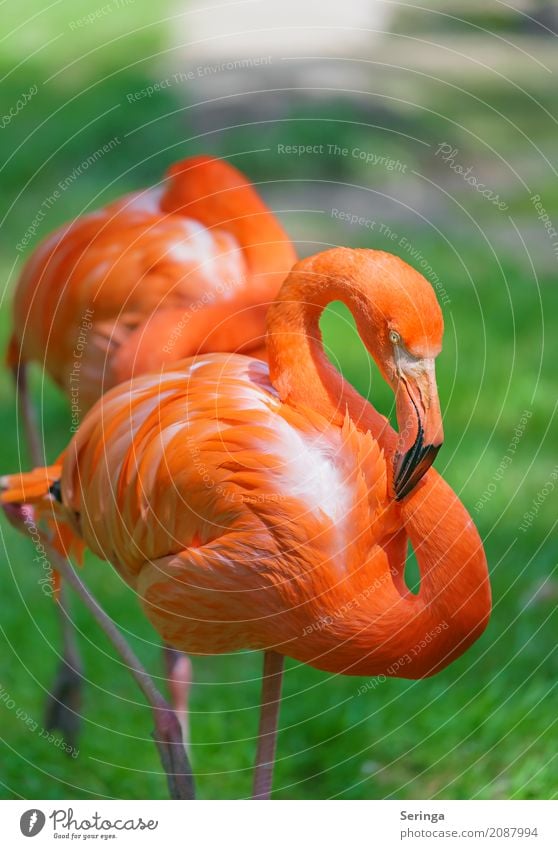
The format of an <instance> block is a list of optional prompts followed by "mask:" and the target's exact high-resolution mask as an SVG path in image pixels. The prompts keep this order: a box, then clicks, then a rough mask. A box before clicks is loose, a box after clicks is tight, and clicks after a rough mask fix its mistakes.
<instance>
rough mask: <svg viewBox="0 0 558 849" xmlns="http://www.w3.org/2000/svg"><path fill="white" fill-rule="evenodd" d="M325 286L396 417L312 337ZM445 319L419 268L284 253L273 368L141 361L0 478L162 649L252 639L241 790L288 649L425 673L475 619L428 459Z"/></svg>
mask: <svg viewBox="0 0 558 849" xmlns="http://www.w3.org/2000/svg"><path fill="white" fill-rule="evenodd" d="M334 300H340V301H342V302H344V303H345V304H346V305H347V306H348V308H349V309H350V310H351V312H352V313H353V315H354V318H355V321H356V325H357V328H358V331H359V334H360V336H361V338H362V340H363V342H364V344H365V345H366V347H367V349H368V351H369V353H370V354H371V356H372V357H373V358H374V359H375V361H376V362H377V364H378V366H379V368H380V370H381V373H382V375H383V377H384V378H385V380H386V381H387V382H388V384H389V385H390V386H391V388H392V389H393V391H394V393H395V398H396V409H397V421H398V428H399V433H398V434H397V433H396V432H394V431H393V430H392V428H391V427H390V425H389V423H388V422H387V420H386V419H385V418H384V417H383V416H382V415H380V414H379V413H378V412H377V411H376V410H375V409H374V408H373V406H372V405H371V404H370V403H369V402H367V401H366V400H364V399H363V398H362V397H361V396H360V395H359V394H358V393H357V392H356V391H355V390H354V389H353V388H352V387H351V386H350V385H349V384H348V383H346V382H345V381H344V380H343V379H342V377H341V376H340V375H339V373H338V372H337V371H336V370H335V369H334V368H333V366H332V365H331V364H330V363H329V361H328V359H327V357H326V355H325V353H324V350H323V347H322V343H321V338H320V331H319V317H320V314H321V312H322V311H323V309H324V307H325V306H326V305H327V304H328V303H330V302H331V301H334ZM442 331H443V321H442V315H441V311H440V308H439V306H438V303H437V301H436V297H435V295H434V292H433V290H432V288H431V286H430V285H429V283H427V281H426V280H425V279H424V278H423V277H422V276H421V275H420V274H419V273H418V272H417V271H415V270H414V269H412V268H411V267H410V266H408V265H406V263H404V262H403V261H402V260H401V259H399V258H397V257H395V256H392V255H389V254H386V253H383V252H378V251H364V250H348V249H343V248H336V249H333V250H331V251H327V252H325V253H322V254H319V255H317V256H315V257H312V258H310V259H307V260H304V261H303V262H300V263H299V264H298V265H296V266H295V268H294V269H293V271H292V272H291V274H290V275H289V277H288V278H287V280H286V281H285V283H284V285H283V287H282V289H281V292H280V294H279V297H278V299H277V300H276V302H275V303H274V304H273V305H272V307H271V308H270V310H269V314H268V332H267V351H268V357H269V368H268V366H267V365H266V364H265V363H264V362H262V361H259V360H256V359H254V358H250V357H246V356H242V355H228V356H225V355H218V354H214V355H209V356H202V357H196V358H194V359H190V360H187V361H185V362H181V363H179V364H177V365H174V366H172V367H169V368H168V369H166V370H165V371H163V372H162V373H159V374H154V375H147V376H143V377H139V378H137V379H135V380H133V381H131V382H129V383H127V384H124V385H122V386H119V387H117V388H116V389H113V390H112V391H111V392H109V393H108V394H107V395H106V396H105V397H104V399H103V400H102V401H101V402H99V404H97V405H96V406H95V407H94V409H93V410H92V411H91V412H90V414H89V415H88V416H87V418H86V419H85V421H84V422H83V424H82V426H81V428H80V430H79V432H78V433H77V435H76V436H75V438H74V439H73V441H72V442H71V443H70V445H69V447H68V449H67V450H66V452H65V454H64V455H63V457H62V458H61V460H60V463H59V464H57V465H56V466H54V467H52V468H51V469H49V470H46V471H45V470H44V469H39V470H37V471H35V472H32V473H30V474H29V475H23V476H22V477H19V476H15V477H13V478H7V479H5V480H4V484H3V485H4V489H5V491H4V494H3V496H2V499H3V501H4V502H5V503H8V504H9V503H12V504H17V503H22V502H33V503H35V504H38V505H41V508H42V509H43V510H44V511H46V512H47V513H49V512H51V511H54V514H55V515H56V516H57V517H58V520H59V521H61V522H62V523H63V524H65V525H66V526H68V527H69V528H70V529H71V532H72V533H73V534H74V535H75V538H76V539H79V540H83V541H84V543H85V544H86V545H87V546H89V547H90V548H91V549H92V550H93V551H94V552H95V553H96V554H97V555H98V556H99V557H102V558H105V559H107V560H109V561H110V562H111V563H112V564H113V565H114V566H115V568H116V569H117V570H118V571H119V573H120V574H121V575H122V577H123V578H124V579H125V580H126V581H127V582H128V583H129V584H130V585H131V586H132V587H134V588H135V590H136V592H137V593H138V596H139V597H140V599H141V600H142V604H143V607H144V610H145V612H146V614H147V616H148V617H149V619H150V620H151V622H152V623H153V625H154V626H155V628H156V629H157V630H158V631H159V633H160V634H161V635H162V637H163V638H164V639H165V640H166V641H167V642H168V643H170V644H171V645H173V646H175V647H176V648H177V649H180V650H181V651H186V652H188V653H192V654H207V653H219V652H230V651H232V650H235V649H257V650H262V651H264V652H265V663H264V680H263V691H262V710H261V715H260V737H259V744H258V753H257V760H256V770H255V778H254V796H255V798H268V797H269V794H270V791H271V769H272V763H273V759H274V746H275V736H276V728H277V714H278V706H279V699H280V687H281V673H282V664H283V657H284V656H285V655H286V656H289V657H292V658H295V659H296V660H298V661H302V662H304V663H307V664H310V665H311V666H314V667H317V668H318V669H323V670H326V671H328V672H334V673H341V674H345V675H380V674H382V675H386V676H390V675H391V676H399V677H405V678H422V677H424V676H428V675H432V674H434V673H436V672H438V671H439V670H441V669H443V668H444V667H445V666H446V665H447V664H449V663H450V662H451V661H453V660H454V659H455V658H457V657H458V656H459V655H461V654H462V653H463V652H464V651H465V650H466V649H467V648H468V647H469V646H470V645H471V644H472V643H473V642H474V641H475V640H476V639H477V638H478V637H479V636H480V634H481V633H482V632H483V630H484V628H485V626H486V624H487V621H488V618H489V615H490V605H491V602H490V586H489V581H488V574H487V566H486V559H485V555H484V550H483V546H482V542H481V540H480V538H479V535H478V533H477V531H476V529H475V527H474V525H473V522H472V521H471V518H470V517H469V515H468V513H467V511H466V510H465V508H464V506H463V505H462V504H461V502H460V501H459V499H458V498H457V496H456V494H455V493H454V492H453V491H452V489H451V488H450V487H449V486H448V484H446V483H445V482H444V480H443V479H442V478H441V477H440V476H439V475H438V474H437V473H436V472H435V471H434V470H433V469H431V468H430V466H431V464H432V462H433V459H434V457H435V455H436V452H437V451H438V449H439V447H440V445H441V442H442V438H443V434H442V423H441V415H440V408H439V403H438V394H437V387H436V380H435V374H434V360H435V358H436V356H437V355H438V353H439V351H440V348H441V341H442ZM53 484H55V485H56V488H55V489H54V490H53ZM49 491H51V492H52V491H54V492H55V494H56V496H57V498H58V499H59V500H58V501H53V499H52V497H46V494H47V493H48V492H49ZM409 540H410V541H411V543H412V545H413V547H414V549H415V552H416V555H417V559H418V564H419V569H420V575H421V584H420V590H419V592H418V594H416V595H414V594H412V593H410V592H409V590H408V589H407V587H406V584H405V580H404V568H405V561H406V553H407V546H408V542H409Z"/></svg>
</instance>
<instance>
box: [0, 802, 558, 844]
mask: <svg viewBox="0 0 558 849" xmlns="http://www.w3.org/2000/svg"><path fill="white" fill-rule="evenodd" d="M557 820H558V802H544V801H517V802H516V801H513V802H512V801H479V802H476V801H475V802H467V801H463V802H461V801H449V802H428V801H422V802H421V801H419V802H416V801H415V802H397V801H369V802H356V801H355V802H350V801H335V802H328V801H321V802H320V801H314V802H296V801H291V802H289V801H277V802H249V801H231V802H215V801H213V802H212V801H200V802H161V801H149V800H147V801H136V802H130V801H121V802H119V801H89V802H82V801H76V802H70V801H51V800H47V801H36V802H33V803H31V802H28V801H27V802H25V801H22V802H20V801H0V824H1V829H2V830H1V834H2V841H1V843H2V846H6V847H10V849H12V847H17V846H27V847H29V846H30V840H36V843H33V844H31V845H34V846H36V847H37V849H38V848H39V847H40V846H52V845H56V846H64V845H68V844H74V845H83V844H84V843H85V844H86V845H96V846H101V845H106V844H107V843H109V844H110V845H114V846H115V847H116V846H117V847H118V849H127V847H138V846H140V847H142V846H146V847H147V846H155V847H159V848H161V847H165V849H169V847H180V849H186V847H194V849H198V847H199V849H202V847H203V849H206V847H209V849H221V847H222V849H229V847H233V849H235V847H237V846H238V847H239V848H240V847H241V849H252V847H254V849H256V847H257V849H262V847H263V849H303V847H306V846H308V847H319V849H330V847H331V849H339V847H341V846H342V847H345V849H354V847H358V849H368V847H370V849H391V847H396V846H397V847H403V849H404V847H409V849H411V847H429V849H431V847H438V846H439V847H451V849H453V847H469V849H473V847H475V849H477V847H482V849H492V847H493V849H498V847H507V849H513V847H532V849H556V847H558V823H557Z"/></svg>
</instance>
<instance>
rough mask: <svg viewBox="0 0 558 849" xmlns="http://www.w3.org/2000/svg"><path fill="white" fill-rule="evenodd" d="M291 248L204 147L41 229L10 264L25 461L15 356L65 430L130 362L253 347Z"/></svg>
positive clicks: (71, 671)
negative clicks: (61, 411) (55, 404)
mask: <svg viewBox="0 0 558 849" xmlns="http://www.w3.org/2000/svg"><path fill="white" fill-rule="evenodd" d="M295 259H296V255H295V252H294V249H293V247H292V244H291V242H290V241H289V239H288V237H287V235H286V234H285V232H284V230H283V229H282V227H281V226H280V224H279V223H278V221H277V219H276V218H275V217H274V215H273V214H272V213H271V212H270V210H269V209H268V208H267V207H266V205H265V204H264V203H263V201H262V200H261V198H260V197H259V195H258V194H257V192H256V191H255V189H254V188H253V186H252V185H251V184H250V183H249V181H248V180H247V178H246V177H244V176H243V175H242V174H241V173H240V172H239V171H238V170H237V169H236V168H234V167H233V166H232V165H230V164H228V163H227V162H225V161H223V160H219V159H216V158H213V157H210V156H197V157H193V158H190V159H186V160H184V161H181V162H178V163H176V164H175V165H173V166H172V167H171V168H170V170H169V171H168V173H167V175H166V179H165V180H164V181H163V182H162V183H161V184H160V185H159V186H156V187H154V188H150V189H147V190H143V191H139V192H135V193H134V194H131V195H126V196H125V197H123V198H121V199H119V200H117V201H115V202H113V203H111V204H109V205H108V206H106V207H104V208H103V209H101V210H98V211H95V212H92V213H89V214H87V215H84V216H81V217H80V218H78V219H76V220H75V221H73V222H71V223H70V224H68V225H65V226H63V227H61V228H60V229H58V230H57V231H56V232H54V233H53V234H52V235H51V236H49V237H48V238H47V239H46V240H45V241H44V242H43V243H42V244H41V245H40V246H39V247H38V248H37V249H36V250H35V252H34V253H33V254H32V256H31V257H30V258H29V260H28V261H27V263H26V265H25V267H24V269H23V272H22V274H21V277H20V280H19V282H18V285H17V288H16V291H15V297H14V308H13V334H12V338H11V342H10V346H9V353H8V362H9V364H10V365H11V367H12V369H13V371H14V374H15V377H16V382H17V385H18V389H19V398H20V402H21V413H22V419H23V423H24V428H25V433H26V437H27V442H28V445H29V447H30V454H31V459H32V462H33V464H34V465H40V464H41V463H42V462H43V460H42V456H43V453H42V447H41V439H40V438H39V432H38V429H37V427H36V424H35V419H34V411H33V409H32V406H31V403H30V399H29V395H28V391H27V365H28V363H30V362H32V361H35V362H37V363H39V364H40V365H41V366H42V367H43V368H44V369H45V371H46V372H47V373H48V374H49V375H50V377H51V378H52V379H53V380H54V381H55V382H56V383H57V384H58V385H59V386H60V387H61V388H62V389H63V391H64V392H65V393H66V395H67V396H68V397H69V399H70V401H71V409H72V425H73V429H76V427H77V424H78V423H79V420H80V418H81V415H82V413H84V412H85V411H87V409H89V407H90V406H91V405H92V404H93V403H94V402H95V401H96V400H97V399H98V398H99V397H100V396H101V395H102V393H103V392H104V391H105V390H106V389H107V388H110V387H111V386H114V385H116V384H117V383H119V382H121V381H122V380H124V379H125V378H128V377H131V376H132V375H133V374H134V373H136V374H138V373H142V372H144V371H148V370H150V369H152V368H155V369H156V368H159V367H160V366H161V365H163V364H164V363H165V362H167V361H172V360H176V359H180V358H182V357H186V356H190V355H192V354H195V353H198V352H202V351H235V350H246V351H250V352H251V353H252V354H254V355H257V356H261V355H262V352H263V348H264V343H263V335H264V331H265V312H266V306H267V304H268V303H269V301H270V300H272V299H273V298H274V297H275V295H276V294H277V292H278V289H279V286H280V284H281V282H282V281H283V279H284V277H285V275H286V273H287V272H288V271H289V270H290V268H291V266H292V265H293V263H294V262H295ZM59 601H60V604H59V605H58V606H57V609H58V610H59V612H60V617H61V626H62V635H63V645H64V649H63V653H62V658H61V664H60V667H59V671H58V674H57V677H56V681H55V684H54V686H53V688H52V693H51V697H50V698H49V701H48V704H47V720H46V724H47V726H48V727H49V728H59V729H60V730H62V732H63V733H64V735H65V736H66V738H67V739H68V741H69V742H70V743H72V744H74V742H75V737H76V736H77V733H78V726H79V708H80V702H81V679H82V675H81V661H80V656H79V651H78V646H77V642H76V639H75V634H74V631H73V627H72V625H71V621H70V619H69V618H68V615H67V614H66V612H65V611H66V608H67V600H66V597H65V592H64V587H63V586H62V587H61V593H60V596H59ZM165 668H166V669H167V679H168V684H169V689H170V692H171V696H172V698H171V701H172V702H173V704H174V705H175V708H176V710H177V712H178V714H179V716H181V718H182V725H183V730H184V733H185V734H187V730H186V718H185V717H186V709H187V691H188V687H189V683H190V679H191V669H190V664H189V661H188V660H187V659H186V658H184V657H181V656H180V655H179V654H178V653H177V652H173V651H171V650H170V649H167V650H165Z"/></svg>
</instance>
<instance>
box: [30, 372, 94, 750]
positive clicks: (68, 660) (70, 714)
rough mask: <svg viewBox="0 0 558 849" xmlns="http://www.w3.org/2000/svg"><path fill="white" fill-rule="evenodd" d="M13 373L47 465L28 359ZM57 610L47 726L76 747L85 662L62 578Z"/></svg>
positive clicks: (36, 457) (38, 456)
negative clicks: (58, 643) (57, 644)
mask: <svg viewBox="0 0 558 849" xmlns="http://www.w3.org/2000/svg"><path fill="white" fill-rule="evenodd" d="M14 377H15V381H16V387H17V396H18V401H19V408H20V412H21V418H22V421H23V430H24V433H25V440H26V442H27V448H28V451H29V455H30V459H31V463H32V464H33V466H35V467H38V466H44V464H45V459H44V452H43V446H42V441H41V438H40V433H39V428H38V426H37V420H36V415H35V409H34V407H33V403H32V400H31V396H30V394H29V387H28V383H27V366H26V365H25V363H20V364H19V367H17V368H16V369H15V370H14ZM55 610H56V612H57V615H58V620H59V624H60V631H61V634H62V657H61V658H60V662H59V665H58V670H57V672H56V677H55V679H54V682H53V685H52V687H51V690H50V693H49V695H48V698H47V702H46V705H45V727H46V728H47V730H48V731H55V730H58V731H60V732H61V734H62V736H63V737H64V740H65V741H66V742H67V743H68V744H69V745H70V746H72V747H75V746H76V743H77V739H78V737H79V732H80V727H81V705H82V696H83V665H82V661H81V653H80V651H79V645H78V641H77V635H76V629H75V627H74V625H73V622H72V617H71V613H70V607H69V599H68V593H67V591H66V587H65V586H64V583H63V582H61V586H60V593H59V597H58V604H56V605H55Z"/></svg>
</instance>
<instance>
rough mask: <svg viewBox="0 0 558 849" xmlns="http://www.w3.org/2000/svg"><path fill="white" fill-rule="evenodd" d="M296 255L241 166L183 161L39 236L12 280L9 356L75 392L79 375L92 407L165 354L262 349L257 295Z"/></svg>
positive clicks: (83, 400) (262, 295)
mask: <svg viewBox="0 0 558 849" xmlns="http://www.w3.org/2000/svg"><path fill="white" fill-rule="evenodd" d="M295 258H296V257H295V254H294V251H293V248H292V246H291V243H290V241H289V239H288V237H287V236H286V235H285V233H284V231H283V230H282V228H281V227H280V225H279V224H278V222H277V221H276V219H275V218H274V216H273V215H272V214H271V212H270V211H269V210H268V209H267V207H266V206H265V205H264V203H263V202H262V201H261V199H260V198H259V196H258V195H257V193H256V192H255V190H254V189H253V188H252V186H251V185H250V184H249V183H248V181H247V180H246V179H245V178H244V177H243V176H242V175H241V174H240V172H238V171H237V170H236V169H235V168H233V167H232V166H231V165H229V164H228V163H226V162H223V161H220V160H216V159H213V158H211V157H196V158H192V159H190V160H185V161H184V162H181V163H177V165H175V166H173V168H171V169H170V171H169V173H168V175H167V178H166V180H165V181H164V182H163V184H162V185H161V186H159V187H156V188H152V189H149V190H146V191H143V192H136V193H134V194H132V195H128V196H126V197H124V198H121V199H119V200H117V201H115V202H114V203H111V204H109V205H108V206H106V207H104V208H103V209H101V210H99V211H96V212H93V213H90V214H88V215H84V216H82V217H80V218H78V219H77V220H76V221H74V222H73V223H71V224H69V225H67V226H64V227H62V228H60V229H59V230H58V231H56V232H55V233H53V234H52V235H51V236H50V237H48V238H47V239H46V240H45V241H44V242H43V243H42V245H40V246H39V248H38V249H37V250H36V251H35V252H34V253H33V254H32V256H31V257H30V259H29V260H28V262H27V264H26V266H25V268H24V271H23V273H22V275H21V278H20V281H19V283H18V286H17V289H16V293H15V299H14V336H13V338H12V343H11V349H10V359H11V361H12V363H13V364H16V363H17V362H20V361H30V360H35V361H37V362H39V363H40V364H41V365H43V366H44V367H45V368H46V370H47V371H48V372H49V373H50V375H51V377H52V378H53V379H54V380H55V381H56V382H57V383H58V384H59V385H60V386H61V387H62V388H63V389H64V390H65V392H66V393H67V394H69V395H72V390H75V388H76V386H77V385H79V401H80V405H81V408H82V409H83V410H85V409H87V408H89V407H90V406H91V404H92V403H93V402H94V401H95V400H96V399H97V398H98V397H99V396H100V395H101V394H102V392H103V391H104V390H106V389H107V388H110V387H111V386H113V385H115V384H116V383H118V382H120V381H121V380H123V379H125V378H126V377H129V376H131V375H132V374H133V373H135V374H137V373H141V372H142V371H144V370H146V369H147V368H153V367H159V366H160V365H161V364H162V363H164V362H165V361H172V360H175V359H177V357H180V356H184V355H186V354H194V353H197V352H198V351H203V350H211V349H212V348H213V350H223V351H227V350H236V349H244V348H246V349H248V350H257V349H261V348H262V347H263V333H264V327H265V324H264V322H265V309H262V308H261V304H264V305H265V304H267V303H268V302H269V301H270V300H271V299H272V298H273V297H274V296H275V295H276V293H277V291H278V288H279V286H280V284H281V282H282V280H283V278H284V276H285V275H286V273H287V272H288V271H289V269H290V267H291V266H292V264H293V262H294V261H295ZM214 346H216V347H214ZM74 394H76V393H74Z"/></svg>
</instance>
